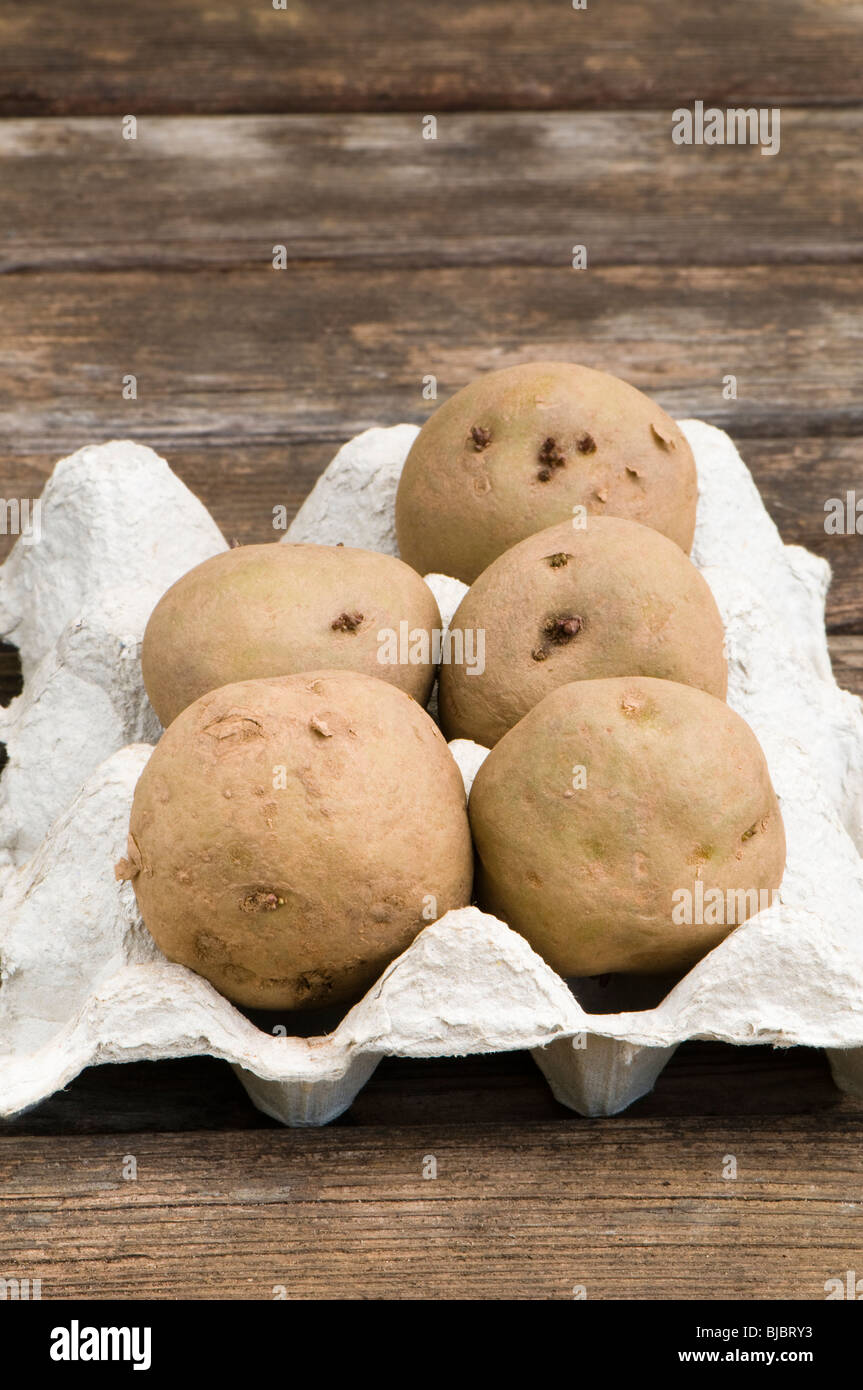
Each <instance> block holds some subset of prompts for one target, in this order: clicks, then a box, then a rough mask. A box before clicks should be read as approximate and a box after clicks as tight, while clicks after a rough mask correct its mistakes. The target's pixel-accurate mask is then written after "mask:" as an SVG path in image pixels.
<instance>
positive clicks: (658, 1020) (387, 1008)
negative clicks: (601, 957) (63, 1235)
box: [0, 421, 863, 1125]
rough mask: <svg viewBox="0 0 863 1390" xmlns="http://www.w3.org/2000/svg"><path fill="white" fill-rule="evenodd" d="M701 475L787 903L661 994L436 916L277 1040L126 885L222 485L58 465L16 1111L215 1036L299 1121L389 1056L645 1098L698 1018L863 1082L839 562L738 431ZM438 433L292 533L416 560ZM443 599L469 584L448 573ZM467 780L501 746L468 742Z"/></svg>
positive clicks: (25, 882) (8, 610)
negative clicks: (154, 924) (137, 806)
mask: <svg viewBox="0 0 863 1390" xmlns="http://www.w3.org/2000/svg"><path fill="white" fill-rule="evenodd" d="M681 427H682V428H683V430H684V432H685V433H686V435H687V437H688V439H689V441H690V443H691V445H692V449H693V452H694V454H695V459H696V463H697V466H698V474H699V503H698V521H697V528H696V538H695V546H694V550H693V559H694V561H695V563H696V564H697V566H698V567H699V569H701V571H702V572H703V574H704V575H705V578H706V579H707V581H708V583H709V584H710V586H711V588H712V590H713V593H714V595H715V597H716V600H717V603H718V605H719V608H720V611H721V613H722V616H723V619H724V622H725V626H726V633H727V649H728V657H729V675H730V687H729V703H730V704H731V705H732V706H733V707H734V708H735V709H736V710H738V711H739V712H740V714H742V715H743V716H744V718H746V719H747V720H748V721H749V723H750V724H751V725H752V727H753V728H754V729H755V732H756V733H757V735H758V737H759V739H760V741H761V744H762V746H763V748H764V750H765V753H766V755H767V760H768V763H769V765H770V769H771V774H772V777H773V782H774V785H775V787H776V790H777V792H778V795H779V799H780V802H781V806H782V814H783V817H784V820H785V826H786V831H787V838H788V865H787V869H786V874H785V879H784V882H783V885H782V890H781V894H780V901H778V902H777V903H775V904H774V905H773V906H772V907H770V908H769V909H767V910H766V911H763V912H761V913H759V914H758V915H757V916H755V917H753V918H750V919H749V921H747V922H745V923H744V924H743V925H742V926H740V927H738V928H737V929H736V930H735V931H734V932H732V933H731V935H730V936H729V937H727V938H726V940H725V941H724V942H723V943H722V944H721V945H720V946H718V947H717V948H716V949H715V950H714V951H712V952H711V953H710V954H709V955H708V956H706V957H705V958H704V959H703V960H702V961H701V962H700V963H699V964H698V965H697V966H695V968H694V969H692V970H691V971H690V972H689V974H688V975H686V977H685V978H684V979H683V980H681V981H680V982H679V983H677V984H675V985H674V986H673V987H671V988H669V989H668V990H667V992H664V991H663V989H662V988H661V984H660V982H656V981H652V982H651V981H637V980H634V979H620V980H616V981H613V982H612V983H611V984H609V985H608V986H607V987H603V986H602V985H601V984H599V983H597V982H596V981H575V982H569V983H567V982H565V981H564V980H562V979H560V978H559V976H557V975H556V974H555V973H554V971H553V970H551V969H550V968H549V967H548V966H547V965H546V964H545V963H544V962H543V961H542V960H541V959H540V958H539V957H538V956H537V955H536V954H535V953H534V952H533V951H532V950H531V948H530V946H529V945H528V944H527V942H526V940H525V939H524V938H523V937H521V936H519V935H517V934H516V933H515V932H513V931H511V930H510V929H509V928H508V927H507V926H506V924H505V923H503V922H501V921H498V920H497V919H496V918H494V917H491V916H489V915H488V914H486V913H483V912H480V911H479V910H478V909H476V908H472V907H469V908H463V909H461V910H459V911H456V912H450V913H448V914H447V915H446V916H445V917H443V918H441V919H440V920H439V921H438V922H435V923H433V924H431V925H430V926H428V927H427V928H426V929H425V930H424V931H423V932H421V934H420V935H419V936H418V937H417V938H416V940H415V941H414V942H413V944H412V945H411V946H410V947H409V948H408V950H407V951H405V952H404V954H403V955H401V956H400V957H399V958H398V959H397V960H395V961H394V962H393V963H392V964H391V965H390V966H389V967H388V969H387V970H385V971H384V973H383V974H382V975H381V977H380V978H379V980H378V981H377V983H376V984H375V985H374V986H373V987H372V989H370V990H369V992H368V993H367V994H366V995H365V997H364V998H363V999H362V1000H361V1001H360V1002H359V1003H358V1004H357V1005H356V1006H355V1007H354V1008H353V1009H351V1010H350V1012H349V1013H348V1014H347V1015H346V1016H345V1017H344V1018H343V1019H342V1020H341V1022H339V1023H338V1025H337V1026H336V1027H335V1028H334V1030H333V1031H331V1032H329V1033H327V1034H326V1035H322V1036H316V1037H308V1038H307V1037H293V1036H282V1035H281V1031H284V1030H280V1031H279V1032H276V1033H266V1032H263V1031H262V1030H261V1029H259V1028H258V1027H256V1026H255V1024H254V1023H252V1022H251V1021H249V1020H248V1019H247V1018H246V1017H245V1016H244V1015H243V1014H242V1013H240V1012H239V1011H238V1010H237V1009H236V1008H234V1007H233V1005H231V1004H230V1003H229V1002H228V1001H227V1000H226V999H224V998H222V997H221V996H220V995H219V994H218V993H217V992H216V991H215V990H214V989H213V988H212V987H211V986H210V985H209V984H208V983H207V982H206V981H205V980H203V979H201V978H200V977H199V976H197V975H195V974H193V973H192V972H190V971H188V970H186V969H184V968H183V967H182V966H178V965H174V964H172V963H171V962H169V961H168V960H166V959H165V957H164V956H163V955H162V954H161V952H160V951H159V950H158V948H157V947H156V945H155V943H154V942H153V940H152V939H151V937H150V936H149V933H148V932H147V931H146V929H145V927H144V926H143V923H142V922H141V919H140V916H139V914H138V911H137V905H136V902H135V897H134V893H133V891H132V889H131V886H130V885H129V884H120V883H118V882H117V881H116V880H115V878H114V873H113V866H114V864H115V862H116V861H117V860H118V859H119V858H120V857H121V856H122V855H123V854H124V852H125V842H126V829H127V824H128V817H129V809H130V805H131V799H132V794H133V791H134V787H135V783H136V781H137V778H138V776H139V775H140V772H141V769H142V768H143V766H144V764H145V763H146V760H147V758H148V757H149V755H150V753H151V751H152V746H153V744H154V743H155V742H156V740H157V739H158V737H159V733H160V728H159V725H158V723H157V721H156V719H155V716H154V715H153V712H152V710H151V709H150V706H149V704H148V701H147V698H146V695H145V692H144V690H143V686H142V683H141V674H140V648H141V638H142V634H143V629H144V625H145V623H146V620H147V617H148V615H149V613H150V611H151V610H152V607H153V605H154V604H155V602H156V601H157V599H158V598H159V596H160V595H161V594H162V593H163V592H164V590H165V589H166V588H167V587H168V586H169V585H170V584H171V583H173V582H174V580H175V579H176V578H178V577H179V575H180V574H181V573H183V572H185V571H186V570H187V569H189V568H190V567H191V566H192V565H194V564H197V563H198V562H200V561H201V560H203V559H206V558H207V557H208V556H210V555H214V554H216V553H218V552H219V551H221V550H224V549H225V541H224V539H223V537H222V536H221V534H220V532H219V531H218V529H217V528H216V526H215V524H214V523H213V521H212V520H211V518H210V517H209V515H208V513H207V512H206V510H205V509H204V507H203V506H202V505H201V503H200V502H199V501H198V500H197V499H196V498H195V497H193V496H192V494H191V493H190V492H189V491H188V490H187V489H186V488H185V487H184V486H183V484H182V483H181V482H180V480H179V479H178V478H177V477H176V476H175V475H174V474H173V473H172V472H171V470H170V468H169V467H168V465H167V463H165V461H164V460H163V459H160V458H159V457H157V455H156V454H154V453H153V452H152V451H151V450H149V449H146V448H142V447H140V446H138V445H135V444H131V443H112V444H105V445H100V446H95V447H90V448H86V449H82V450H80V451H79V452H78V453H76V454H73V455H72V456H71V457H70V458H67V459H64V460H62V461H61V462H60V463H59V464H58V465H57V467H56V468H55V470H54V472H53V474H52V476H51V478H50V479H49V481H48V483H47V485H46V488H45V492H44V495H43V502H42V522H41V529H42V536H41V539H40V540H39V541H38V543H30V542H29V541H28V540H27V538H25V537H21V538H20V539H19V540H18V542H17V543H16V545H15V547H14V549H13V551H12V553H11V555H10V557H9V559H8V560H7V561H6V563H5V565H4V566H3V567H2V569H0V633H2V635H3V636H4V637H5V638H6V639H7V640H9V641H11V642H14V643H15V644H16V645H17V646H18V647H19V648H20V651H21V661H22V669H23V675H24V687H23V692H22V694H21V695H20V696H19V697H18V698H17V699H16V700H15V701H14V702H13V703H12V705H11V706H10V707H9V708H8V709H6V710H3V711H0V739H2V741H3V742H5V743H6V745H7V747H8V750H9V763H8V765H7V767H6V768H5V769H4V772H3V775H2V778H0V1114H3V1115H11V1114H15V1113H16V1112H19V1111H21V1110H23V1109H25V1108H27V1107H28V1106H32V1105H35V1104H36V1103H37V1102H38V1101H40V1100H41V1099H43V1098H44V1097H46V1096H48V1095H50V1094H51V1093H52V1092H54V1091H56V1090H57V1089H59V1088H61V1087H63V1086H65V1085H66V1084H67V1083H68V1082H69V1081H70V1080H72V1078H73V1077H75V1076H76V1075H77V1073H78V1072H79V1071H81V1069H82V1068H84V1067H86V1066H90V1065H92V1064H94V1063H107V1062H126V1061H137V1060H141V1059H148V1060H152V1059H158V1058H167V1057H183V1056H195V1055H200V1054H208V1055H210V1056H214V1057H221V1058H224V1059H225V1060H226V1061H228V1062H230V1063H231V1065H232V1066H233V1067H234V1068H235V1069H236V1071H237V1073H238V1075H239V1077H240V1078H241V1080H242V1082H243V1085H244V1086H245V1087H246V1090H247V1091H248V1093H249V1095H250V1097H251V1099H252V1100H253V1102H254V1103H255V1105H257V1106H258V1107H259V1108H260V1109H261V1110H263V1111H265V1112H266V1113H267V1114H270V1115H273V1116H275V1117H276V1118H277V1119H279V1120H281V1121H282V1122H284V1123H285V1124H290V1125H316V1124H324V1123H326V1122H327V1121H328V1120H331V1119H333V1118H334V1117H335V1116H336V1115H338V1114H340V1113H341V1112H342V1111H343V1110H345V1109H346V1108H347V1107H348V1106H349V1105H350V1104H351V1102H352V1101H353V1099H354V1097H355V1096H356V1095H357V1093H358V1092H359V1090H360V1089H361V1088H362V1086H363V1085H364V1084H365V1083H366V1081H367V1080H368V1079H369V1077H370V1076H371V1075H372V1073H373V1071H374V1069H375V1067H376V1066H377V1063H378V1061H379V1060H380V1058H381V1057H384V1056H397V1057H443V1056H464V1055H466V1054H469V1053H484V1052H501V1051H512V1050H516V1049H525V1048H526V1049H529V1050H530V1051H531V1052H532V1054H533V1056H534V1058H535V1059H536V1061H537V1063H538V1065H539V1067H540V1068H541V1069H542V1071H543V1072H544V1074H545V1076H546V1077H547V1079H548V1083H549V1085H550V1087H551V1089H552V1091H553V1092H554V1094H555V1095H556V1096H557V1097H558V1099H559V1100H561V1101H562V1102H563V1103H564V1104H565V1105H567V1106H570V1107H571V1108H572V1109H574V1110H577V1111H579V1112H581V1113H582V1114H586V1115H606V1114H613V1113H616V1112H618V1111H620V1110H623V1109H624V1108H625V1107H626V1106H628V1105H630V1104H631V1103H632V1102H633V1101H634V1100H635V1099H637V1098H638V1097H639V1096H641V1095H643V1094H644V1093H645V1092H646V1091H648V1090H650V1088H651V1087H652V1086H653V1084H654V1082H655V1080H656V1078H657V1076H658V1075H659V1073H660V1071H661V1070H662V1068H663V1067H664V1065H665V1064H666V1062H667V1061H668V1059H669V1058H670V1057H671V1055H672V1053H673V1052H674V1049H675V1048H676V1047H677V1045H678V1044H679V1043H680V1042H682V1041H684V1040H686V1039H690V1038H710V1039H720V1040H722V1041H725V1042H728V1043H735V1044H740V1045H746V1044H752V1043H770V1044H773V1045H774V1046H776V1047H790V1046H793V1045H796V1044H803V1045H806V1046H811V1047H820V1048H824V1049H826V1051H827V1055H828V1057H829V1059H830V1064H831V1067H832V1069H833V1074H834V1077H835V1079H836V1081H837V1083H838V1084H839V1085H840V1086H841V1087H843V1088H844V1089H846V1090H848V1091H851V1092H853V1093H855V1094H857V1095H863V861H861V848H863V707H861V702H860V701H859V700H858V699H857V698H856V697H854V696H852V695H850V694H848V693H847V692H844V691H842V690H840V689H839V688H838V686H837V685H836V682H835V681H834V679H833V675H832V672H831V668H830V661H829V656H828V651H827V643H826V637H825V630H824V598H825V594H826V590H827V586H828V582H829V570H828V567H827V565H826V564H825V563H824V562H823V561H822V560H819V559H817V558H816V557H815V556H813V555H811V554H809V553H808V552H807V551H805V550H802V549H800V548H798V547H796V546H785V545H783V544H782V541H781V539H780V537H779V535H778V533H777V531H776V528H775V526H774V525H773V523H772V521H771V520H770V518H769V516H768V515H767V512H766V511H765V509H764V506H763V504H762V502H761V499H760V497H759V495H758V491H757V489H756V487H755V485H754V483H753V481H752V478H751V476H750V474H749V472H748V470H747V469H746V467H745V465H744V464H743V462H742V460H741V459H740V457H739V455H738V453H737V450H736V449H735V447H734V445H733V443H732V442H731V440H730V439H729V438H728V436H727V435H725V434H723V433H722V432H721V431H719V430H716V429H713V428H712V427H710V426H708V425H705V424H702V423H700V422H698V421H684V422H682V426H681ZM415 435H416V430H415V428H414V427H413V426H410V425H397V426H395V427H393V428H391V429H373V430H368V431H366V432H365V433H364V434H362V435H359V436H358V437H357V438H356V439H353V440H351V441H350V442H349V443H348V444H346V445H345V446H344V448H343V449H341V450H340V451H339V453H338V455H337V456H336V458H335V459H334V460H333V462H332V463H331V464H330V466H329V468H328V469H327V470H326V472H325V473H324V474H323V476H322V477H321V478H320V479H319V481H318V483H317V484H316V485H315V488H314V489H313V491H312V493H311V494H310V496H309V498H308V499H307V501H306V502H305V504H304V505H303V507H302V508H301V510H300V512H299V514H298V516H297V517H296V519H295V520H294V522H293V524H292V525H291V527H290V529H289V531H288V533H287V536H286V539H288V540H303V541H313V542H318V543H323V544H333V543H335V542H338V541H342V542H344V543H346V544H349V545H361V546H365V547H368V548H370V549H377V550H381V551H386V552H390V553H395V551H396V546H395V538H394V527H393V510H394V498H395V490H396V487H397V484H398V478H399V474H400V471H401V468H402V465H403V463H404V459H405V457H406V454H407V452H408V449H409V448H410V445H411V443H412V441H413V439H414V437H415ZM428 583H429V584H430V586H431V587H432V589H433V590H434V592H435V594H436V596H437V598H438V601H439V603H440V605H441V610H442V612H443V614H444V617H445V619H446V618H448V617H449V616H451V614H452V612H453V611H454V609H455V606H456V605H457V603H458V601H459V598H460V596H461V594H462V593H463V592H464V586H463V585H460V584H459V583H458V581H456V580H454V579H449V578H447V577H446V576H428ZM451 747H452V750H453V753H454V756H455V757H456V759H457V761H458V763H459V766H460V768H461V770H462V773H463V776H464V778H465V785H466V788H467V789H468V790H469V786H470V782H471V780H472V777H473V774H474V773H475V772H476V769H477V768H478V767H479V765H480V763H481V762H482V759H483V757H484V756H485V755H486V750H484V749H481V748H479V747H477V746H476V745H475V744H471V743H467V742H465V741H463V740H459V741H456V742H455V743H453V744H452V745H451Z"/></svg>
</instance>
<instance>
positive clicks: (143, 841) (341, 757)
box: [117, 671, 473, 1009]
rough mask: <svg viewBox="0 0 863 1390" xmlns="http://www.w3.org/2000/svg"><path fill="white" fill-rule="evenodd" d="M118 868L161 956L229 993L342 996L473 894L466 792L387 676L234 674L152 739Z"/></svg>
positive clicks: (271, 1001)
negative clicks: (252, 677)
mask: <svg viewBox="0 0 863 1390" xmlns="http://www.w3.org/2000/svg"><path fill="white" fill-rule="evenodd" d="M117 873H118V876H119V877H123V878H131V879H132V881H133V883H134V887H135V893H136V895H137V898H138V903H139V906H140V909H141V914H142V916H143V918H144V921H145V923H146V925H147V927H148V929H149V931H150V933H151V934H152V936H153V937H154V938H155V940H156V942H157V944H158V945H159V946H160V947H161V949H162V950H163V951H164V953H165V955H166V956H168V958H169V959H170V960H173V961H177V962H179V963H180V964H181V965H186V966H188V967H189V969H191V970H195V971H197V973H198V974H199V975H203V976H204V977H205V978H206V979H207V980H210V981H211V983H212V984H213V985H215V987H216V989H218V990H219V991H220V992H221V993H222V994H224V995H226V996H227V997H228V998H229V999H233V1000H235V1001H236V1002H237V1003H239V1004H244V1005H248V1006H254V1007H258V1008H266V1009H270V1008H287V1009H302V1008H312V1007H316V1006H320V1005H326V1004H338V1003H346V1002H351V1001H353V1000H356V999H357V998H359V997H360V995H362V994H363V992H364V991H365V990H366V989H368V987H369V986H370V985H371V984H373V983H374V981H375V979H376V978H377V977H378V975H379V974H380V972H381V971H382V970H383V969H384V967H385V966H386V965H387V964H388V963H389V962H390V961H391V960H393V959H394V957H395V956H397V955H399V953H400V952H401V951H403V950H404V949H405V948H406V947H407V946H408V945H410V943H411V941H412V940H413V938H414V937H415V936H416V935H417V933H418V932H419V931H421V930H422V928H423V927H425V926H427V925H428V923H429V922H431V921H434V920H436V919H437V918H438V917H441V916H443V914H444V913H445V912H448V911H449V909H450V908H455V907H463V906H465V905H466V904H467V903H468V902H469V901H470V891H471V880H472V874H473V854H472V849H471V841H470V831H469V828H468V822H467V811H466V807H465V796H464V785H463V783H462V779H461V774H460V773H459V770H458V767H457V766H456V764H455V761H454V760H453V757H452V755H451V753H450V751H449V749H448V748H447V746H446V742H445V741H444V739H443V736H442V735H441V733H440V732H439V730H438V729H437V728H436V726H435V724H434V723H433V722H432V720H431V719H430V718H429V716H428V715H427V714H426V713H425V711H424V710H422V709H421V708H420V707H419V705H418V704H417V703H416V702H415V701H414V700H412V699H411V698H410V696H408V695H406V694H405V693H404V692H403V691H401V690H398V689H397V688H396V687H395V686H393V685H389V684H387V683H385V682H384V681H379V680H375V679H373V678H372V677H370V676H366V675H362V674H359V673H354V672H350V671H322V672H313V673H311V674H303V675H296V676H287V677H284V678H275V679H269V680H256V681H242V682H239V683H237V684H234V685H228V686H223V687H222V688H220V689H219V690H215V691H212V692H210V693H209V694H207V695H204V696H203V697H202V698H201V699H199V700H196V701H195V703H194V704H192V705H189V706H188V708H187V709H185V710H183V712H182V713H181V714H179V715H178V716H177V718H176V719H175V720H174V721H173V723H172V724H171V726H170V727H169V728H168V729H167V731H166V732H165V734H164V735H163V737H162V739H161V740H160V742H159V744H158V745H157V747H156V749H155V752H154V753H153V755H152V757H151V758H150V761H149V762H148V764H147V766H146V767H145V768H144V771H143V773H142V774H141V777H140V779H139V781H138V785H137V787H136V789H135V797H134V802H133V806H132V814H131V820H130V827H129V849H128V860H124V861H122V863H121V864H120V865H118V868H117Z"/></svg>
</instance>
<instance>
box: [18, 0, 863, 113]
mask: <svg viewBox="0 0 863 1390" xmlns="http://www.w3.org/2000/svg"><path fill="white" fill-rule="evenodd" d="M284 6H285V7H284V9H282V10H276V9H274V8H273V5H272V4H271V3H269V0H185V3H183V4H182V5H177V4H176V3H174V0H149V3H148V4H146V5H125V6H117V5H116V4H114V3H113V0H88V3H87V4H86V5H84V6H58V5H56V4H55V3H53V0H28V3H27V4H26V5H23V4H21V5H8V6H6V8H5V11H4V13H3V15H2V17H0V47H2V51H3V55H4V61H3V65H2V75H0V114H5V115H19V114H28V115H29V114H37V115H65V114H68V113H86V114H100V113H104V112H113V113H116V114H119V115H124V114H126V113H129V112H131V113H138V114H141V113H143V112H157V111H161V112H177V111H190V112H191V111H196V112H240V111H249V110H252V111H298V110H300V111H302V110H315V111H327V110H340V111H357V110H377V111H397V110H408V111H415V110H429V111H433V112H434V111H447V110H452V109H479V110H494V109H500V108H535V109H536V108H546V109H549V108H572V107H597V106H604V107H609V106H615V105H617V106H620V105H626V106H641V107H645V106H651V105H652V106H659V107H668V108H669V110H670V109H671V108H673V107H676V106H679V105H681V104H683V103H686V102H691V101H693V100H696V99H703V100H705V101H707V102H710V101H721V102H723V103H725V102H729V103H737V102H746V103H755V104H756V105H761V104H764V103H767V102H770V103H773V104H775V103H777V102H784V103H786V104H790V103H792V102H798V103H804V104H809V103H813V102H824V103H830V102H841V101H850V102H858V101H859V100H860V88H859V80H858V79H859V70H860V63H859V60H858V61H856V62H855V61H854V55H855V53H856V54H858V55H859V53H860V48H861V41H863V16H861V11H860V7H859V5H856V4H834V3H831V4H824V3H821V0H786V3H785V4H784V5H783V6H782V7H781V10H780V11H777V8H776V6H775V4H773V3H772V2H771V0H724V3H723V4H721V5H717V4H715V3H714V0H689V3H687V4H686V5H678V6H665V7H663V9H662V10H661V12H658V11H657V10H656V8H655V7H654V6H651V5H645V4H644V3H641V0H616V3H615V4H614V5H602V4H599V3H596V0H589V3H588V5H587V7H586V8H585V9H583V10H574V9H573V7H572V5H571V4H569V3H568V0H532V2H531V4H529V5H527V4H518V3H514V0H509V3H505V4H501V3H499V2H495V0H477V3H473V4H471V5H467V6H465V5H462V4H459V3H458V0H440V2H439V3H437V4H435V5H431V6H430V5H426V4H422V3H421V0H400V3H399V4H397V5H394V4H391V3H388V0H366V3H365V4H363V5H357V4H354V3H352V0H328V3H327V4H326V5H310V4H308V3H306V2H305V0H284Z"/></svg>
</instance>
